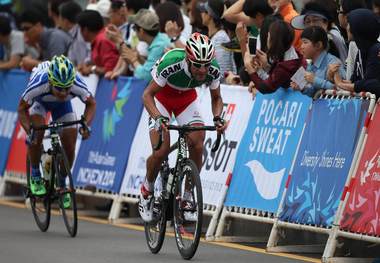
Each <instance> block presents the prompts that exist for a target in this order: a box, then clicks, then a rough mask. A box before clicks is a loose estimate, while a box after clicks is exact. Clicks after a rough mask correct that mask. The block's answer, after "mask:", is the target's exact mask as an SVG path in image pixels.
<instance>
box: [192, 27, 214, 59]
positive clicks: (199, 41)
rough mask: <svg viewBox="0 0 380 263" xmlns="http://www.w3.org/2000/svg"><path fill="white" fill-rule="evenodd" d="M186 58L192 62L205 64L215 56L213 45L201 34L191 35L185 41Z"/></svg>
mask: <svg viewBox="0 0 380 263" xmlns="http://www.w3.org/2000/svg"><path fill="white" fill-rule="evenodd" d="M186 55H187V58H188V59H189V60H191V61H194V62H199V63H207V62H210V61H211V60H212V59H213V58H214V56H215V49H214V45H213V44H212V43H211V41H210V39H209V38H208V37H207V36H205V35H202V34H201V33H198V32H196V33H193V34H192V35H191V36H190V38H189V39H188V40H187V41H186Z"/></svg>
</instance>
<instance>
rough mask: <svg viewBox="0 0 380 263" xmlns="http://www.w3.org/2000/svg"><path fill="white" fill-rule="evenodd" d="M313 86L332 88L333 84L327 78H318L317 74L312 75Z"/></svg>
mask: <svg viewBox="0 0 380 263" xmlns="http://www.w3.org/2000/svg"><path fill="white" fill-rule="evenodd" d="M313 86H314V87H316V88H318V89H333V88H334V84H333V83H331V82H330V81H328V80H327V79H323V78H319V77H317V76H315V77H314V82H313Z"/></svg>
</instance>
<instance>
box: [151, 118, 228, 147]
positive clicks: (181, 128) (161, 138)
mask: <svg viewBox="0 0 380 263" xmlns="http://www.w3.org/2000/svg"><path fill="white" fill-rule="evenodd" d="M167 129H168V130H176V131H179V132H192V131H216V126H190V125H168V126H167ZM158 133H159V135H160V136H159V139H158V143H157V144H156V145H154V146H153V149H154V150H155V151H157V150H159V149H160V148H161V145H162V143H163V142H164V134H163V132H162V129H160V130H159V131H158ZM221 138H222V135H221V133H219V132H218V133H217V137H216V141H215V144H214V146H213V147H212V149H211V151H212V152H216V151H217V150H218V148H219V145H220V141H221Z"/></svg>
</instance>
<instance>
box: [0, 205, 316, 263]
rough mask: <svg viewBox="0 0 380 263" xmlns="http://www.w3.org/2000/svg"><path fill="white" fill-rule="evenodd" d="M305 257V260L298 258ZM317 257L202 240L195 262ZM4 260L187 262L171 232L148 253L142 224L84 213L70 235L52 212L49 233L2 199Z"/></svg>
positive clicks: (274, 262)
mask: <svg viewBox="0 0 380 263" xmlns="http://www.w3.org/2000/svg"><path fill="white" fill-rule="evenodd" d="M300 259H303V260H300ZM307 261H309V262H318V261H316V260H312V259H309V260H308V258H302V257H297V256H291V255H276V256H275V255H270V254H266V253H263V252H262V251H261V250H260V249H254V248H252V249H249V248H248V247H247V248H245V246H239V245H233V244H228V243H227V244H222V245H221V244H219V245H217V244H213V243H208V242H201V243H200V245H199V248H198V251H197V254H196V255H195V257H194V258H193V259H192V262H210V263H211V262H217V263H221V262H234V263H238V262H244V263H246V262H260V263H264V262H265V263H266V262H268V263H280V262H281V263H287V262H307ZM0 262H1V263H20V262H31V263H71V262H72V263H97V262H99V263H106V262H110V263H111V262H112V263H117V262H123V263H126V262H133V263H134V262H136V263H139V262H144V263H145V262H155V263H160V262H165V263H170V262H183V260H182V258H181V256H180V255H179V253H178V251H177V247H176V244H175V240H174V238H173V237H170V236H167V237H166V239H165V242H164V245H163V248H162V250H161V251H160V253H159V254H157V255H153V254H151V253H150V252H149V250H148V248H147V246H146V243H145V236H144V233H143V232H142V227H141V226H131V225H109V224H107V222H106V221H105V220H99V219H91V218H83V217H81V218H80V221H79V225H78V235H77V237H75V238H71V237H69V236H68V234H67V232H66V229H65V226H64V223H63V220H62V218H61V217H60V216H57V215H54V216H53V217H52V220H51V225H50V228H49V230H48V232H46V233H42V232H40V231H39V229H38V228H37V226H36V224H35V222H34V219H33V216H32V213H31V211H30V210H27V209H26V208H24V207H23V205H21V204H12V203H8V202H4V201H0Z"/></svg>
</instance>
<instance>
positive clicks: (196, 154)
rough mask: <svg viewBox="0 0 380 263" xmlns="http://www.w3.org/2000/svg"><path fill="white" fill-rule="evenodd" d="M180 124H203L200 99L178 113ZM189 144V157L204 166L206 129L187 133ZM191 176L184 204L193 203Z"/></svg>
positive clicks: (186, 187) (186, 184) (177, 118)
mask: <svg viewBox="0 0 380 263" xmlns="http://www.w3.org/2000/svg"><path fill="white" fill-rule="evenodd" d="M176 120H177V122H178V124H179V125H184V124H190V125H194V126H203V125H204V121H203V118H202V116H201V114H200V105H199V100H198V99H196V100H194V101H193V102H191V103H190V104H189V105H188V106H187V107H186V108H185V109H184V110H183V111H182V112H181V113H180V114H178V115H176ZM186 139H187V144H188V147H189V157H190V159H191V160H193V161H194V162H195V164H196V166H197V168H198V171H200V170H201V168H202V157H203V142H204V139H205V131H194V132H191V133H189V134H187V138H186ZM190 180H191V178H187V180H186V182H185V193H184V196H183V199H184V204H183V205H184V206H189V204H192V202H191V200H192V199H193V194H192V193H191V183H190Z"/></svg>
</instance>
